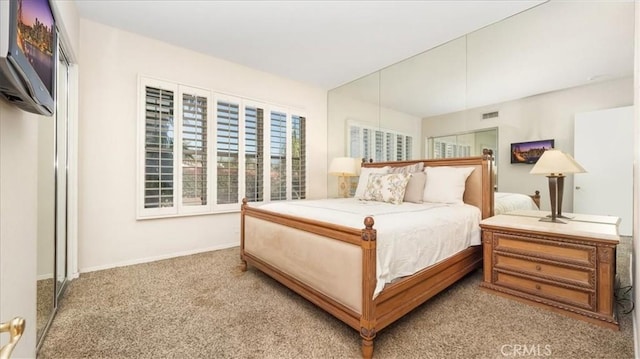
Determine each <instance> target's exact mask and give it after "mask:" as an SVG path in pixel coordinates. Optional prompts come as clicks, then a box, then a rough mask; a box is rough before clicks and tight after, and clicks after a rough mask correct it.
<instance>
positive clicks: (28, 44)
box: [0, 0, 57, 116]
mask: <svg viewBox="0 0 640 359" xmlns="http://www.w3.org/2000/svg"><path fill="white" fill-rule="evenodd" d="M55 29H56V27H55V22H54V17H53V12H52V11H51V5H50V3H49V1H48V0H8V1H7V0H0V94H2V97H4V98H5V99H6V100H7V101H9V102H10V103H12V104H14V105H16V106H18V107H20V108H21V109H23V110H25V111H29V112H33V113H37V114H41V115H46V116H51V115H53V113H54V110H55V101H54V98H55V78H56V77H55V74H56V64H57V60H56V49H57V45H56V30H55Z"/></svg>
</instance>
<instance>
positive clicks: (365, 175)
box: [354, 166, 391, 199]
mask: <svg viewBox="0 0 640 359" xmlns="http://www.w3.org/2000/svg"><path fill="white" fill-rule="evenodd" d="M390 168H391V167H389V166H384V167H362V169H361V170H360V178H359V179H358V187H356V193H355V195H354V197H355V198H357V199H364V191H365V189H366V188H367V183H369V175H370V174H371V173H384V174H386V173H389V169H390Z"/></svg>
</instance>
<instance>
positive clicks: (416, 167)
mask: <svg viewBox="0 0 640 359" xmlns="http://www.w3.org/2000/svg"><path fill="white" fill-rule="evenodd" d="M423 169H424V162H418V163H414V164H412V165H407V166H402V167H391V169H390V170H389V173H416V172H422V170H423Z"/></svg>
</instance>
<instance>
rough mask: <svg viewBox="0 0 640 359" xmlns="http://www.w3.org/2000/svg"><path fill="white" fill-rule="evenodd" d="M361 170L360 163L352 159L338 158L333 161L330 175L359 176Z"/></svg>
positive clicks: (330, 166)
mask: <svg viewBox="0 0 640 359" xmlns="http://www.w3.org/2000/svg"><path fill="white" fill-rule="evenodd" d="M359 169H360V166H359V162H358V160H357V159H355V158H351V157H336V158H334V159H333V160H331V164H330V165H329V174H332V175H334V176H345V177H351V176H357V175H358V172H359V171H358V170H359Z"/></svg>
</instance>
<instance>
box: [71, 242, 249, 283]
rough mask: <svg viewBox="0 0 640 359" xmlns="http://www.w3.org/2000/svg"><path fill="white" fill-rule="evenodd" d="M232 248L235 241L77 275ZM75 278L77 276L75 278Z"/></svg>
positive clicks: (125, 262)
mask: <svg viewBox="0 0 640 359" xmlns="http://www.w3.org/2000/svg"><path fill="white" fill-rule="evenodd" d="M233 247H238V242H237V241H234V242H231V243H225V244H221V245H217V246H214V247H208V248H202V249H196V250H191V251H184V252H176V253H170V254H163V255H160V256H155V257H146V258H139V259H133V260H130V261H124V262H118V263H112V264H107V265H103V266H95V267H89V268H81V269H79V271H78V274H80V273H88V272H95V271H99V270H105V269H111V268H117V267H126V266H131V265H135V264H143V263H149V262H155V261H160V260H163V259H170V258H177V257H184V256H190V255H192V254H198V253H204V252H211V251H217V250H221V249H228V248H233ZM75 277H76V278H77V277H78V276H75Z"/></svg>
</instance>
